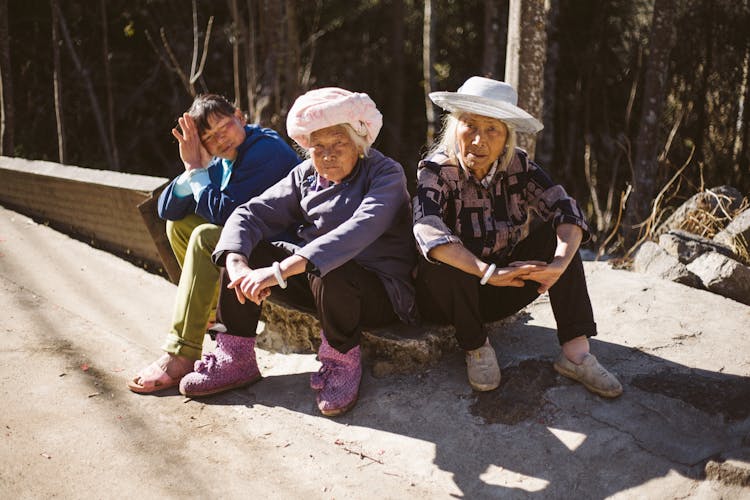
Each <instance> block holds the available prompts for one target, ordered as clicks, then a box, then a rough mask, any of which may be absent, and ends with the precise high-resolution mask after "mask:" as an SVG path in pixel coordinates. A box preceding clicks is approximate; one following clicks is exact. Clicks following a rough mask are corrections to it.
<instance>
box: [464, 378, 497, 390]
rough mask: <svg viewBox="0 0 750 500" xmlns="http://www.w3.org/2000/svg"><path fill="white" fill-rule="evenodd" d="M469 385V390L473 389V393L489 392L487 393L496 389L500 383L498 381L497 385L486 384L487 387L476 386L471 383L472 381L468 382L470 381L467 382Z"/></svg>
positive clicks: (482, 385)
mask: <svg viewBox="0 0 750 500" xmlns="http://www.w3.org/2000/svg"><path fill="white" fill-rule="evenodd" d="M469 385H470V386H471V388H472V389H474V390H475V391H479V392H489V391H494V390H495V389H497V388H498V387H500V382H499V381H498V383H497V384H487V385H484V384H476V383H474V382H472V381H471V380H470V381H469Z"/></svg>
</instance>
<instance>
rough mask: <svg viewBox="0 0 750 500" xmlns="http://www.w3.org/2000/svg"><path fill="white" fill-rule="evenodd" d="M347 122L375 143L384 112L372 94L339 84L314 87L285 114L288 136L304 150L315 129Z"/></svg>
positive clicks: (370, 141) (308, 144)
mask: <svg viewBox="0 0 750 500" xmlns="http://www.w3.org/2000/svg"><path fill="white" fill-rule="evenodd" d="M341 123H346V124H348V125H351V127H352V128H353V129H354V132H355V133H356V134H357V135H360V136H362V137H364V138H365V139H366V140H367V145H368V146H370V145H372V143H373V142H375V138H376V137H377V136H378V132H380V127H382V126H383V115H381V114H380V111H378V108H377V107H376V106H375V103H374V102H373V100H372V99H370V96H368V95H367V94H363V93H356V92H349V91H348V90H344V89H340V88H338V87H326V88H322V89H316V90H311V91H309V92H307V93H306V94H303V95H301V96H300V97H298V98H297V100H296V101H294V105H293V106H292V109H290V110H289V114H287V117H286V130H287V134H288V135H289V137H291V138H292V139H294V140H295V141H296V142H297V144H299V145H300V146H302V147H303V148H305V149H309V148H310V146H311V145H310V134H311V133H313V132H315V131H316V130H320V129H323V128H326V127H332V126H333V125H339V124H341Z"/></svg>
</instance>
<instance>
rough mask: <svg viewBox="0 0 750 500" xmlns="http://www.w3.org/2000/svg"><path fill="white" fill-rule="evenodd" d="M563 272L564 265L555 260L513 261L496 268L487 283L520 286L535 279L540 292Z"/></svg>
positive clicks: (553, 282)
mask: <svg viewBox="0 0 750 500" xmlns="http://www.w3.org/2000/svg"><path fill="white" fill-rule="evenodd" d="M563 272H565V267H563V266H562V265H561V264H560V263H558V262H555V261H553V262H552V263H550V264H548V263H546V262H543V261H540V260H523V261H515V262H511V263H510V264H508V267H499V268H497V269H496V270H495V272H494V273H493V275H492V276H490V279H489V280H488V281H487V284H489V285H493V286H514V287H522V286H524V285H525V284H526V282H527V281H535V282H537V283H539V288H537V292H538V293H539V294H542V293H544V292H546V291H547V290H549V289H550V288H552V286H553V285H554V284H555V283H557V280H558V279H560V276H562V273H563Z"/></svg>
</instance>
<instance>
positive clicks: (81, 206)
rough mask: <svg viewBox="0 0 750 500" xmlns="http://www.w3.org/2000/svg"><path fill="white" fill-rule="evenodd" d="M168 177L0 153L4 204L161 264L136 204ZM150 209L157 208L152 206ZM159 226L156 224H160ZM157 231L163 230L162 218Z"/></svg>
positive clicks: (150, 263)
mask: <svg viewBox="0 0 750 500" xmlns="http://www.w3.org/2000/svg"><path fill="white" fill-rule="evenodd" d="M167 181H168V179H165V178H162V177H150V176H146V175H135V174H126V173H122V172H112V171H107V170H94V169H87V168H80V167H75V166H70V165H61V164H58V163H52V162H47V161H31V160H25V159H22V158H11V157H7V156H0V203H2V204H3V205H4V206H6V207H8V208H11V209H13V210H16V211H18V212H20V213H23V214H25V215H28V216H30V217H34V218H36V219H40V220H43V221H46V222H49V224H50V225H51V226H53V227H54V228H56V229H58V230H60V231H62V232H64V233H67V234H70V235H72V236H75V237H78V238H80V239H82V240H84V241H87V242H89V243H90V244H92V245H93V246H97V247H100V248H103V249H105V250H108V251H112V252H114V253H117V254H120V255H124V256H128V257H129V258H132V259H133V260H137V261H142V262H143V263H144V264H147V265H148V266H153V268H154V269H158V268H160V267H162V266H163V264H162V257H161V255H160V252H159V249H158V248H157V244H156V243H155V242H154V240H153V238H152V236H151V233H150V232H149V228H148V226H147V225H146V224H144V219H145V218H147V217H150V216H151V215H152V216H153V217H156V213H155V212H154V213H153V214H144V215H142V212H141V210H139V208H138V206H139V205H141V204H142V203H144V202H147V201H148V200H150V199H152V198H153V197H154V196H156V195H158V193H159V192H160V190H161V189H162V188H163V186H164V185H165V184H166V183H167ZM149 210H155V208H152V206H149ZM157 225H158V223H157ZM155 231H156V232H158V231H161V232H163V231H164V228H163V222H162V225H161V227H160V228H155Z"/></svg>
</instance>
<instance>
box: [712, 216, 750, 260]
mask: <svg viewBox="0 0 750 500" xmlns="http://www.w3.org/2000/svg"><path fill="white" fill-rule="evenodd" d="M714 241H715V242H716V243H719V244H722V245H726V246H728V247H730V248H731V249H732V250H733V251H734V252H735V253H736V254H739V255H744V256H747V255H748V253H750V208H749V209H747V210H745V211H743V212H742V213H740V214H739V215H738V216H737V217H735V218H734V220H732V222H730V223H729V224H728V225H727V227H726V228H724V230H723V231H721V232H719V233H717V234H716V236H714ZM745 263H748V262H747V261H746V262H745Z"/></svg>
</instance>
